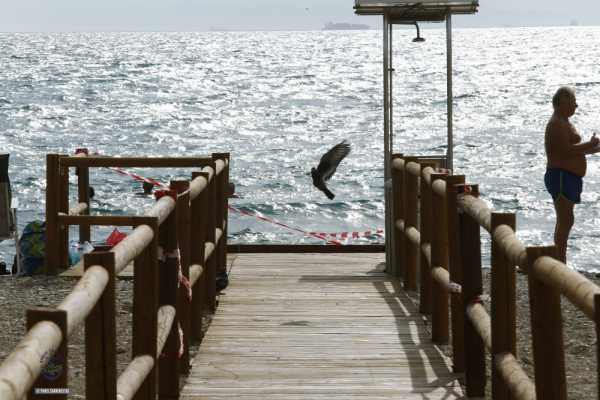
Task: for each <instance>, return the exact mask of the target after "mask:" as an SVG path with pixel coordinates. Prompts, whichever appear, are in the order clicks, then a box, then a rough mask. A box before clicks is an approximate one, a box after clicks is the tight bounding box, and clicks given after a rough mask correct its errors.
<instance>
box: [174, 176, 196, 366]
mask: <svg viewBox="0 0 600 400" xmlns="http://www.w3.org/2000/svg"><path fill="white" fill-rule="evenodd" d="M189 187H190V183H189V182H188V181H171V189H172V190H175V191H176V192H177V193H178V194H179V195H178V196H177V206H176V207H177V241H178V244H179V254H180V260H181V274H182V275H183V279H182V280H183V282H181V284H180V285H179V299H178V301H179V304H178V306H177V313H178V314H179V315H178V318H179V322H180V324H181V329H182V331H183V354H182V356H181V359H180V360H179V368H180V372H181V373H182V374H187V373H188V372H189V371H190V352H189V347H190V333H191V330H192V329H191V321H190V309H191V301H192V291H191V289H192V288H191V287H190V229H191V220H190V218H191V215H190V193H189V191H188V189H189Z"/></svg>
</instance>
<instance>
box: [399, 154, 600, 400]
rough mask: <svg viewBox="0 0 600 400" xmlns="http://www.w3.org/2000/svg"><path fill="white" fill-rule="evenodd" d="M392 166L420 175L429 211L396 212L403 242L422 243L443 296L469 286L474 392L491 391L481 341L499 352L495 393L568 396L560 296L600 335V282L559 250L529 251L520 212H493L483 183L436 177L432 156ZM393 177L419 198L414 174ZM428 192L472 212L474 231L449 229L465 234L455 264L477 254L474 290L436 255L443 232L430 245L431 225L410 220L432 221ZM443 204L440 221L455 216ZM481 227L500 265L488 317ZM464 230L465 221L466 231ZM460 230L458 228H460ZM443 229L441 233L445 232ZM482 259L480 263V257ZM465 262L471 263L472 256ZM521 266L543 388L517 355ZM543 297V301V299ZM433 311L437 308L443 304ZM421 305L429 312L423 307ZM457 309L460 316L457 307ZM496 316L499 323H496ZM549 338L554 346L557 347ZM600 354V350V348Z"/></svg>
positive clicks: (469, 227) (407, 192) (472, 280)
mask: <svg viewBox="0 0 600 400" xmlns="http://www.w3.org/2000/svg"><path fill="white" fill-rule="evenodd" d="M391 167H392V173H393V174H394V173H396V172H398V173H403V174H404V176H405V177H409V178H413V177H418V178H420V181H421V186H420V195H421V202H420V205H421V208H420V209H419V208H411V207H407V208H400V209H399V210H400V211H401V212H396V213H395V214H394V216H393V218H394V219H393V221H392V222H393V225H392V226H394V227H395V229H396V231H398V232H402V233H403V234H402V235H400V237H399V238H398V239H395V240H401V241H405V242H406V243H407V246H408V248H409V249H411V248H414V247H415V245H420V246H419V247H420V253H421V268H423V265H425V266H427V268H429V269H430V273H429V274H427V273H425V274H423V271H422V274H421V275H422V276H431V278H432V279H433V282H435V284H436V287H437V289H436V290H438V291H443V292H446V294H445V295H443V296H446V295H447V292H452V293H453V296H455V294H454V293H455V292H456V290H455V289H458V288H461V289H463V293H462V297H463V298H462V301H466V302H469V304H466V306H465V308H464V313H465V315H466V316H467V318H468V324H466V325H465V329H466V330H468V329H470V331H469V332H468V337H467V335H466V334H465V336H466V337H465V340H466V341H467V343H466V346H471V349H469V351H470V354H471V355H470V357H471V358H470V359H469V361H468V364H469V365H470V366H471V367H470V368H471V369H470V370H469V368H467V394H469V393H470V394H469V395H479V394H481V393H483V388H484V385H485V382H484V380H485V375H484V374H482V371H483V369H482V367H483V366H484V365H485V359H484V353H483V352H482V351H480V350H478V349H473V347H478V346H477V345H474V343H476V341H477V338H479V339H480V340H481V341H482V342H481V343H482V345H481V346H482V347H481V348H483V346H485V348H487V349H488V350H490V352H491V353H492V357H493V365H494V368H493V371H492V378H493V382H494V387H493V392H494V396H499V398H505V396H507V395H508V394H506V393H508V392H510V394H511V395H512V396H513V398H515V399H527V400H531V399H534V398H535V397H536V392H537V397H538V398H544V399H545V398H549V399H550V398H552V399H564V398H565V396H566V394H565V393H566V391H565V389H564V371H563V367H562V366H561V365H562V363H563V359H564V353H563V352H564V351H563V349H562V334H561V331H562V328H561V315H560V296H561V295H564V296H565V297H566V298H567V299H568V300H569V301H570V302H571V303H573V304H574V305H575V306H576V307H577V308H579V309H580V310H581V311H582V312H583V313H584V314H585V315H586V316H587V317H588V318H590V319H591V320H593V321H595V322H596V324H597V328H598V331H599V332H600V311H598V308H600V287H599V286H597V285H595V284H594V283H593V282H591V281H590V280H589V279H587V278H586V277H585V276H584V275H582V274H581V273H579V272H577V271H574V270H572V269H570V268H568V267H567V266H566V265H565V264H564V263H562V262H561V261H559V260H557V259H555V257H554V256H553V254H554V253H553V251H554V250H553V248H526V247H525V246H524V245H523V243H522V242H521V241H520V240H519V239H518V238H517V236H516V233H515V228H514V224H515V223H514V221H515V218H514V214H499V213H493V212H492V210H491V209H490V208H489V207H488V205H487V203H486V202H485V201H483V200H481V199H480V198H478V196H477V194H478V188H477V185H475V186H473V185H464V184H463V185H459V186H455V187H456V188H458V189H454V188H453V186H452V185H454V183H453V184H450V183H448V182H449V181H448V182H446V181H445V180H444V179H443V177H441V176H439V174H436V170H435V169H434V168H433V167H431V166H429V165H426V164H425V161H424V159H423V158H420V157H401V156H399V155H395V157H394V158H393V160H392V163H391ZM395 171H396V172H395ZM393 182H394V184H400V185H402V188H401V190H396V189H394V193H395V194H396V193H398V194H397V195H398V196H408V195H410V196H414V193H415V192H416V191H415V189H414V187H415V186H414V183H411V185H412V186H410V187H409V186H406V185H407V182H406V179H396V180H393ZM463 182H464V180H463ZM450 190H451V191H450ZM428 191H431V193H433V195H434V196H437V197H438V202H439V200H440V199H444V198H446V200H447V201H448V203H447V205H446V206H445V207H446V208H445V209H446V210H447V212H448V213H450V212H453V213H457V214H458V213H459V212H463V213H464V215H465V216H467V218H466V219H465V218H462V216H461V221H462V222H461V224H466V225H465V226H467V228H466V229H467V230H468V232H469V233H467V234H466V236H465V237H464V238H463V233H461V234H460V235H459V234H457V233H456V232H455V231H454V233H450V231H448V235H454V236H460V238H461V244H460V247H461V248H460V249H459V250H460V253H454V254H453V255H452V257H451V258H453V259H454V261H453V262H454V263H460V262H461V260H460V258H459V257H460V256H461V254H462V256H464V254H467V258H468V259H469V261H468V263H467V265H469V267H468V269H467V271H470V275H467V276H466V277H467V278H468V279H469V282H468V285H467V288H466V292H465V287H464V286H462V282H460V280H461V279H464V277H462V276H461V275H460V274H459V275H457V279H456V280H457V282H453V281H454V280H455V279H451V278H450V276H452V275H451V273H450V274H449V273H448V271H446V269H445V265H441V263H440V261H439V260H440V258H439V253H436V254H437V255H436V257H433V253H434V250H435V251H436V252H439V251H440V250H439V249H438V247H437V246H439V245H440V243H442V241H443V235H442V236H439V237H437V239H436V237H435V235H434V238H433V240H432V243H429V240H430V239H425V240H424V237H423V230H424V229H425V228H427V226H424V225H421V227H420V230H419V228H417V227H416V226H414V224H413V223H407V220H408V221H413V220H414V218H415V216H414V214H416V213H420V214H421V218H425V219H427V213H428V212H429V211H428V208H427V207H431V205H428V203H427V201H428V200H427V195H428ZM449 193H453V194H452V196H453V198H455V201H454V202H453V201H450V200H452V199H451V198H449V197H448V196H450V194H449ZM440 207H442V205H441V203H438V204H436V205H434V206H433V209H434V210H435V211H436V213H437V214H436V215H435V216H434V220H438V221H439V220H440V219H441V218H449V216H447V215H444V214H443V213H441V212H439V210H440ZM452 207H454V208H452ZM461 215H462V214H461ZM453 218H454V217H453ZM469 219H470V220H472V221H473V222H469V221H470V220H469ZM473 224H475V225H473ZM476 226H479V227H482V228H484V229H485V230H486V231H487V232H488V233H490V237H491V239H492V267H493V268H495V269H494V270H493V271H492V316H490V315H489V314H488V312H487V311H486V309H485V307H484V306H483V305H482V304H481V303H480V300H479V297H478V294H479V293H481V280H480V277H478V276H473V274H475V275H480V271H479V269H480V268H481V260H480V258H481V252H480V250H478V249H479V247H480V244H479V243H478V241H479V240H480V239H477V240H476V239H475V238H476V237H478V236H479V233H477V231H478V228H477V230H476V229H475V227H476ZM464 228H465V227H464V226H462V225H461V227H460V228H459V229H464ZM443 229H446V227H443ZM448 229H450V227H448ZM453 229H457V228H456V227H454V228H453ZM437 233H438V234H439V232H437ZM462 240H467V241H472V242H473V243H472V244H466V245H465V243H462ZM400 247H401V246H400ZM464 252H466V253H464ZM442 259H443V258H442ZM478 259H479V261H477V260H478ZM462 263H463V265H465V264H464V263H465V260H464V259H463V260H462ZM494 266H495V267H494ZM516 266H519V267H521V268H522V269H523V270H524V271H526V272H528V273H529V286H530V289H529V290H530V296H531V298H532V300H531V302H532V303H531V313H532V318H533V320H534V321H535V323H534V322H532V325H536V327H535V329H533V328H532V330H533V331H534V332H533V337H534V358H535V363H534V366H535V370H536V374H535V379H536V384H535V385H534V384H533V382H532V381H531V379H530V378H529V377H527V375H526V374H525V373H524V371H523V369H522V368H521V366H520V364H519V362H518V361H517V360H516V358H515V356H514V354H513V352H514V351H515V350H514V349H515V347H514V346H515V344H514V343H515V338H514V336H515V335H516V333H515V329H516V328H515V324H514V318H515V314H514V307H515V306H514V304H512V303H514V301H515V299H514V290H515V288H514V284H515V283H514V280H515V277H514V273H515V267H516ZM478 271H479V272H478ZM424 284H426V281H423V282H422V284H421V286H422V287H421V289H422V292H421V301H422V302H423V301H426V300H427V299H426V298H425V297H424V295H425V294H426V293H427V291H423V285H424ZM459 296H460V295H459ZM542 298H543V299H544V300H543V301H541V300H540V299H542ZM453 299H454V297H453ZM534 303H535V304H534ZM439 307H444V308H445V307H447V306H446V305H445V304H442V303H440V304H438V305H437V308H439ZM425 309H426V308H425ZM433 309H434V310H436V307H434V308H433ZM421 310H422V312H424V310H423V309H421ZM494 313H496V314H494ZM453 314H455V310H454V309H453ZM494 315H496V317H494ZM494 318H496V319H494ZM497 318H505V319H506V321H498V320H497ZM492 320H493V321H494V323H493V324H492ZM511 321H512V322H511ZM453 323H454V320H453ZM432 327H433V323H432ZM544 327H545V328H544ZM453 329H454V327H453ZM550 331H551V332H550ZM465 332H466V331H465ZM493 332H495V336H493V335H492V333H493ZM440 334H441V333H440ZM473 334H475V336H473ZM453 336H454V332H453ZM494 337H496V339H494ZM599 337H600V334H599ZM546 342H548V343H551V345H549V344H547V343H546ZM536 343H537V344H536ZM453 345H456V343H453ZM598 353H599V354H600V347H599V348H598ZM543 360H546V361H543ZM541 364H543V365H541ZM553 365H556V367H553ZM455 367H456V359H455ZM469 371H470V372H469ZM540 396H541V397H540ZM494 398H496V397H494Z"/></svg>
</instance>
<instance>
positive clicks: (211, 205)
mask: <svg viewBox="0 0 600 400" xmlns="http://www.w3.org/2000/svg"><path fill="white" fill-rule="evenodd" d="M211 167H212V168H213V170H215V171H216V167H215V163H214V162H213V163H212V164H211ZM216 181H217V179H216V176H213V179H212V180H211V181H210V184H209V185H208V186H207V187H206V189H205V190H206V198H207V201H206V210H205V211H204V212H205V213H206V215H207V216H208V218H207V220H206V241H207V242H210V243H213V244H214V243H215V241H216V232H215V229H216V226H215V223H216V218H211V216H214V215H215V214H216V213H217V212H216V208H217V202H216V191H217V183H216ZM215 252H216V248H215V249H214V250H213V254H212V255H211V256H210V257H209V258H208V260H206V263H205V265H206V273H204V275H205V276H206V279H205V280H204V281H203V283H204V288H203V291H204V293H205V296H206V297H205V302H204V303H205V304H206V307H207V312H208V313H209V314H214V312H215V311H216V309H217V303H216V302H217V287H216V285H217V257H216V254H215Z"/></svg>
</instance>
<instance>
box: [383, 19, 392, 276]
mask: <svg viewBox="0 0 600 400" xmlns="http://www.w3.org/2000/svg"><path fill="white" fill-rule="evenodd" d="M389 56H390V51H389V23H388V16H387V13H385V12H384V14H383V183H384V185H383V198H384V207H385V215H384V218H385V261H386V271H390V269H391V263H390V249H391V246H390V243H391V241H390V238H391V231H390V221H389V219H390V207H389V194H388V188H387V187H388V184H387V182H388V180H389V175H390V173H389V153H390V149H389V143H390V142H389V137H390V92H389V88H390V86H389V84H390V82H389V76H390V75H389Z"/></svg>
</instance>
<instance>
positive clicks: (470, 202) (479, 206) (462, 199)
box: [457, 194, 492, 232]
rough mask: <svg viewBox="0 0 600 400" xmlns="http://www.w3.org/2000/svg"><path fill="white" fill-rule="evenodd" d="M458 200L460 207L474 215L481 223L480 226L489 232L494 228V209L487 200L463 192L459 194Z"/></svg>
mask: <svg viewBox="0 0 600 400" xmlns="http://www.w3.org/2000/svg"><path fill="white" fill-rule="evenodd" d="M457 202H458V206H459V207H460V209H461V210H463V211H464V212H466V213H467V214H469V215H470V216H471V217H473V219H474V220H475V221H477V223H479V226H481V227H482V228H483V229H485V230H486V231H488V232H489V231H490V230H491V229H492V228H491V227H492V211H491V210H490V209H489V207H488V205H487V203H486V202H485V201H483V200H481V199H480V198H477V197H475V196H470V195H468V194H463V195H459V196H458V199H457Z"/></svg>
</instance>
